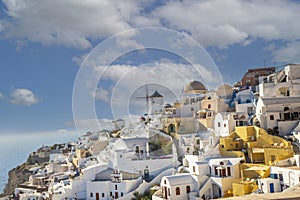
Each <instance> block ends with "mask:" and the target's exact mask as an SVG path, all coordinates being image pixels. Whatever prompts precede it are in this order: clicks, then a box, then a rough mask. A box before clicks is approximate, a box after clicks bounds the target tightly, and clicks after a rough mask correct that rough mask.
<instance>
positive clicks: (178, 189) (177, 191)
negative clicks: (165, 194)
mask: <svg viewBox="0 0 300 200" xmlns="http://www.w3.org/2000/svg"><path fill="white" fill-rule="evenodd" d="M176 195H180V188H179V187H177V188H176Z"/></svg>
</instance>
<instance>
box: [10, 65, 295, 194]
mask: <svg viewBox="0 0 300 200" xmlns="http://www.w3.org/2000/svg"><path fill="white" fill-rule="evenodd" d="M178 84H179V83H178ZM147 100H149V110H148V115H145V116H142V117H141V118H140V119H139V121H138V122H137V123H135V124H125V121H124V120H122V119H116V120H115V121H113V123H114V130H113V131H105V130H99V131H98V132H88V133H86V134H85V135H83V136H81V137H80V138H79V139H78V140H77V141H76V142H69V143H66V144H60V145H55V146H52V147H48V146H43V147H41V148H40V149H38V150H37V151H36V152H33V153H32V154H31V155H30V157H29V159H28V163H29V164H28V165H29V166H30V172H31V173H32V174H31V175H30V177H29V179H28V180H27V181H26V182H24V183H22V184H19V185H18V186H17V187H16V188H15V189H14V191H13V195H12V198H14V199H20V200H41V199H53V200H66V199H86V200H108V199H150V198H152V199H153V200H164V199H172V200H173V199H174V200H176V199H178V200H184V199H189V200H200V199H213V198H214V199H215V198H222V197H223V198H224V197H241V196H244V195H249V194H261V193H264V194H268V193H279V192H283V191H286V190H289V189H291V188H293V187H295V186H297V185H298V184H300V155H299V153H298V152H299V147H300V144H299V141H300V123H299V122H300V121H299V119H300V64H299V65H298V64H288V65H285V66H283V67H281V68H275V67H266V68H257V69H249V70H248V71H247V72H246V73H245V75H244V76H243V77H242V79H241V80H240V81H238V82H236V83H235V84H234V85H233V86H231V85H229V84H223V85H220V86H218V87H217V88H216V89H215V90H213V91H208V90H207V88H206V86H205V85H204V84H203V83H201V82H200V81H197V80H193V81H191V82H190V83H188V84H187V85H186V86H185V87H184V91H183V93H182V95H181V99H179V100H178V101H175V102H173V103H166V102H164V96H163V94H161V93H160V91H153V94H151V95H150V96H149V98H148V99H147Z"/></svg>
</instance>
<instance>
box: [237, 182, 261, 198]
mask: <svg viewBox="0 0 300 200" xmlns="http://www.w3.org/2000/svg"><path fill="white" fill-rule="evenodd" d="M232 188H233V196H244V195H246V194H250V193H252V192H254V191H255V190H257V189H258V186H257V185H256V183H255V182H250V181H241V182H237V183H233V184H232Z"/></svg>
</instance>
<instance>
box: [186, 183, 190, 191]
mask: <svg viewBox="0 0 300 200" xmlns="http://www.w3.org/2000/svg"><path fill="white" fill-rule="evenodd" d="M190 192H191V187H190V186H189V185H188V186H186V193H190Z"/></svg>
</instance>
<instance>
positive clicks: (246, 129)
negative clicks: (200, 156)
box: [220, 126, 294, 165]
mask: <svg viewBox="0 0 300 200" xmlns="http://www.w3.org/2000/svg"><path fill="white" fill-rule="evenodd" d="M220 153H221V155H222V156H235V157H243V156H244V157H245V159H246V162H248V163H264V164H265V165H272V163H274V162H275V161H280V160H283V159H286V158H290V157H292V156H293V155H294V151H293V147H292V145H291V143H290V142H288V141H286V140H284V139H282V138H280V137H277V136H273V135H269V134H268V133H267V132H266V131H265V130H264V129H261V128H259V127H256V126H242V127H236V129H235V131H234V132H232V133H231V134H230V135H229V136H228V137H224V138H220Z"/></svg>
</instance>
